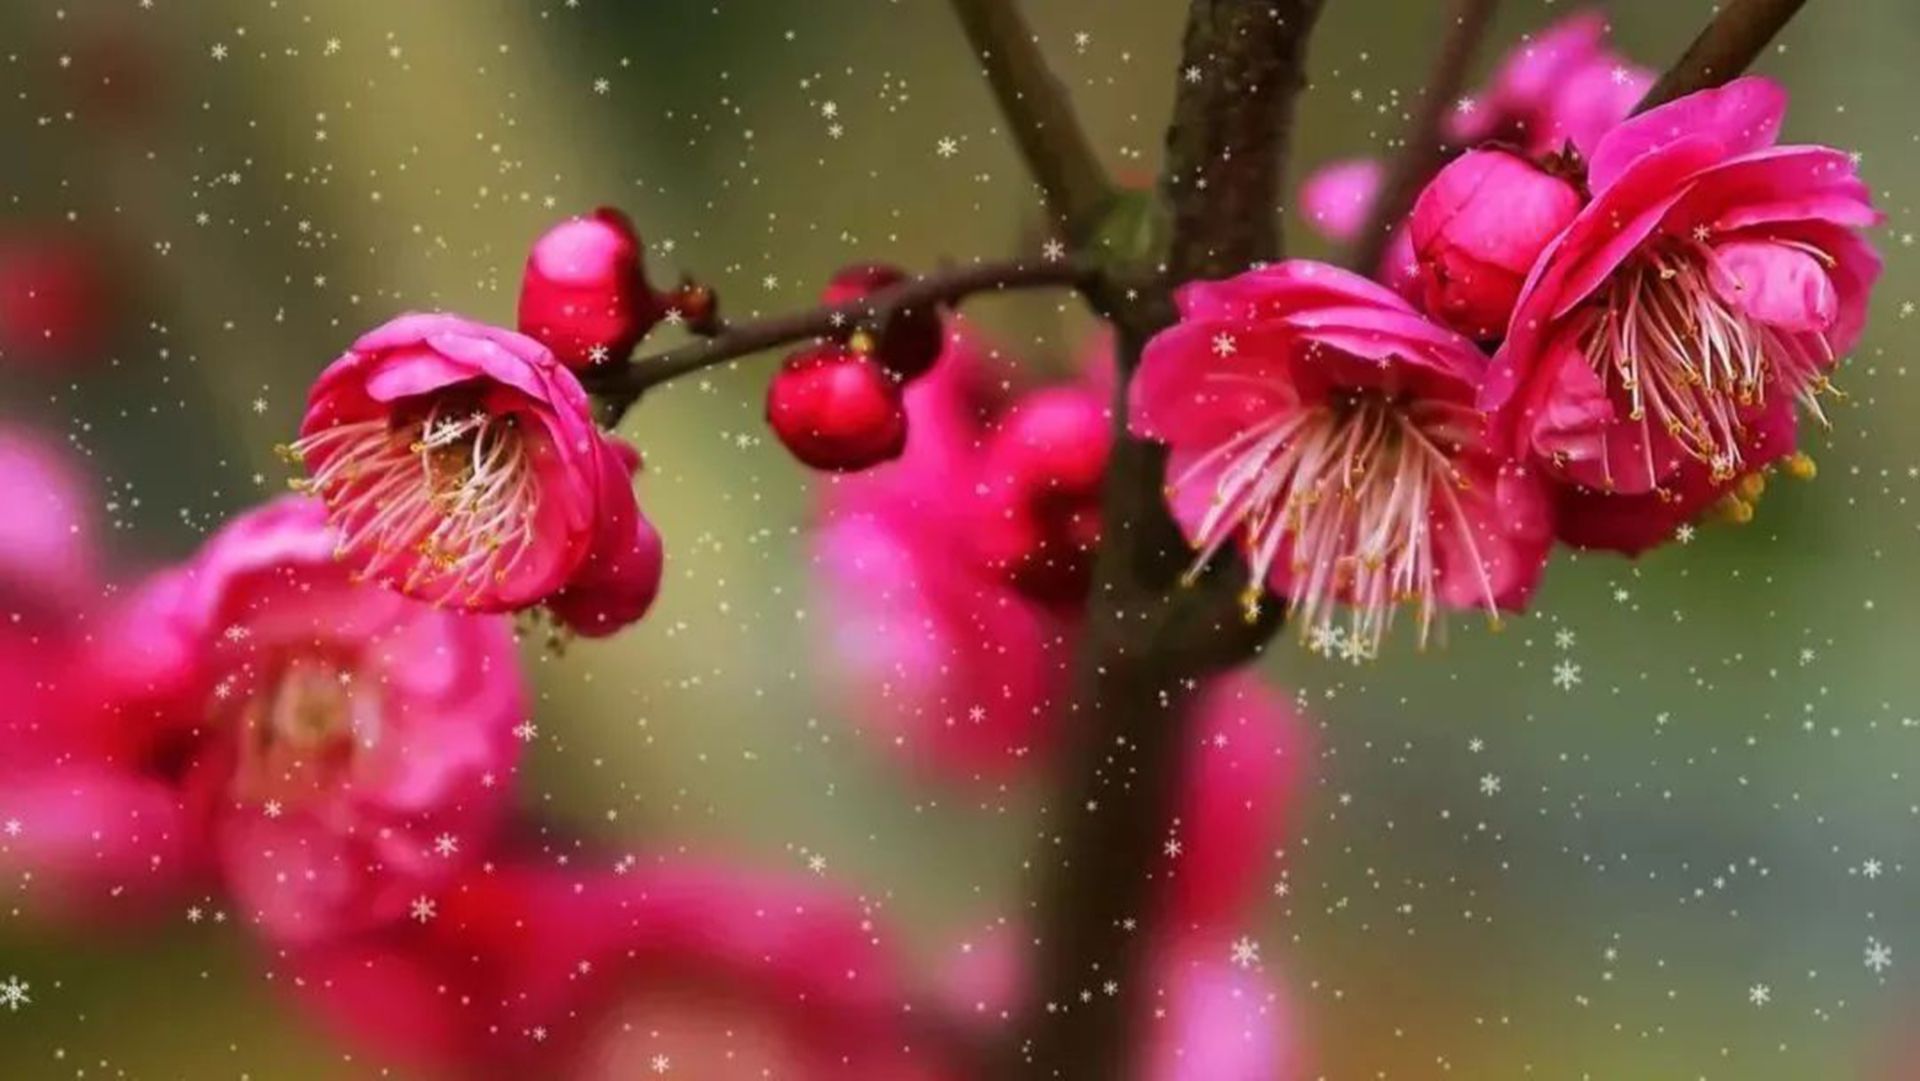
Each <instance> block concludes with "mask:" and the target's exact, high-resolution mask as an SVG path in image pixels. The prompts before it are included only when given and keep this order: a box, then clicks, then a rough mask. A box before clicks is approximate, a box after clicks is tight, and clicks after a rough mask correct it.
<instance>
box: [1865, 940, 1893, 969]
mask: <svg viewBox="0 0 1920 1081" xmlns="http://www.w3.org/2000/svg"><path fill="white" fill-rule="evenodd" d="M1866 966H1867V967H1868V968H1870V969H1872V970H1873V971H1874V972H1875V973H1881V972H1885V971H1886V970H1888V969H1890V968H1892V967H1893V947H1892V946H1889V945H1887V944H1886V943H1884V942H1881V941H1878V940H1876V939H1871V938H1870V939H1867V950H1866Z"/></svg>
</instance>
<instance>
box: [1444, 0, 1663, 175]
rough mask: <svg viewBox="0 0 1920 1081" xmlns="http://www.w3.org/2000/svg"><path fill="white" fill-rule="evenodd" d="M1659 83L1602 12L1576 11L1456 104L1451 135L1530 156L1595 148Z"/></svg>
mask: <svg viewBox="0 0 1920 1081" xmlns="http://www.w3.org/2000/svg"><path fill="white" fill-rule="evenodd" d="M1652 86H1653V72H1652V71H1650V70H1648V69H1646V68H1643V67H1640V66H1639V65H1637V64H1634V63H1632V62H1630V61H1628V60H1626V59H1625V58H1624V57H1622V56H1620V55H1619V54H1617V53H1615V52H1614V51H1613V50H1612V49H1611V48H1609V47H1608V44H1607V20H1606V16H1605V15H1604V14H1602V13H1601V12H1599V11H1577V12H1574V13H1573V14H1571V15H1568V16H1566V17H1565V18H1562V19H1561V20H1560V21H1558V22H1556V23H1554V24H1553V25H1551V26H1549V27H1547V28H1546V29H1545V30H1542V31H1541V32H1540V33H1539V34H1537V35H1535V36H1533V37H1532V38H1530V39H1528V40H1525V41H1522V42H1521V43H1520V44H1519V45H1516V46H1515V47H1514V48H1513V50H1512V51H1510V52H1509V53H1508V54H1507V55H1506V57H1505V59H1503V60H1502V61H1501V63H1500V67H1499V69H1498V70H1497V71H1495V72H1494V76H1493V79H1492V80H1491V82H1490V83H1489V85H1488V86H1487V88H1486V89H1485V90H1483V91H1481V92H1480V93H1479V94H1477V95H1474V96H1472V97H1470V98H1468V99H1467V100H1466V102H1464V103H1462V106H1461V107H1460V108H1458V109H1455V110H1454V112H1453V115H1452V118H1451V122H1450V127H1449V135H1451V137H1452V138H1453V140H1454V141H1455V142H1456V143H1459V144H1461V145H1466V146H1471V145H1473V144H1476V143H1481V142H1486V141H1489V140H1499V141H1502V142H1506V143H1508V144H1511V145H1513V146H1516V147H1518V148H1519V149H1520V150H1521V151H1522V152H1523V153H1525V154H1527V155H1529V156H1540V155H1544V154H1551V153H1555V152H1558V151H1560V150H1561V149H1562V148H1564V147H1565V146H1566V145H1567V144H1568V143H1571V144H1573V147H1574V148H1575V149H1576V150H1578V151H1579V152H1581V153H1582V154H1586V153H1590V152H1591V151H1592V150H1593V148H1594V146H1595V145H1596V144H1597V143H1598V142H1599V140H1600V137H1601V136H1602V135H1604V134H1606V132H1607V130H1608V129H1609V128H1611V127H1613V126H1614V125H1615V124H1618V123H1619V122H1621V121H1622V120H1625V119H1626V118H1627V115H1628V114H1629V113H1631V112H1632V111H1633V107H1634V105H1636V104H1638V103H1639V101H1640V99H1641V98H1642V97H1644V96H1645V95H1646V92H1647V90H1648V89H1649V88H1650V87H1652Z"/></svg>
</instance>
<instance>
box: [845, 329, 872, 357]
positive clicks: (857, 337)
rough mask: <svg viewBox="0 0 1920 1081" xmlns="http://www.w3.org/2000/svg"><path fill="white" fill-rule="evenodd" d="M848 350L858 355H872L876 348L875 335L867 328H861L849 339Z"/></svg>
mask: <svg viewBox="0 0 1920 1081" xmlns="http://www.w3.org/2000/svg"><path fill="white" fill-rule="evenodd" d="M847 348H849V349H851V350H853V351H854V352H856V353H861V354H866V353H871V352H873V348H874V341H873V335H872V334H869V333H868V332H867V328H865V327H861V328H860V329H859V330H856V331H854V332H853V336H852V337H850V338H848V339H847Z"/></svg>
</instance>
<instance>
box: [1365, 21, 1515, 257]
mask: <svg viewBox="0 0 1920 1081" xmlns="http://www.w3.org/2000/svg"><path fill="white" fill-rule="evenodd" d="M1498 6H1499V0H1455V3H1454V5H1453V13H1452V18H1451V19H1450V20H1449V21H1448V23H1447V29H1446V36H1445V38H1444V40H1443V41H1442V42H1441V44H1440V51H1439V52H1438V53H1436V54H1435V55H1434V61H1433V70H1432V72H1431V73H1429V74H1428V76H1427V85H1426V87H1425V89H1423V90H1422V91H1421V98H1420V101H1419V102H1418V103H1417V105H1416V106H1415V112H1414V115H1413V121H1412V124H1411V125H1410V126H1409V127H1408V129H1407V137H1406V142H1405V144H1404V145H1402V146H1401V148H1400V152H1399V153H1398V154H1396V155H1394V159H1393V164H1392V166H1391V167H1390V168H1389V170H1388V172H1387V176H1386V179H1385V180H1384V181H1382V182H1381V185H1380V194H1379V195H1377V196H1376V197H1375V198H1374V201H1373V210H1372V212H1371V213H1369V214H1368V215H1367V224H1366V225H1365V227H1363V228H1362V229H1361V230H1360V233H1359V235H1358V237H1357V238H1356V239H1355V241H1354V250H1353V256H1352V258H1351V259H1350V260H1349V265H1351V266H1352V267H1353V269H1355V270H1357V271H1359V272H1360V273H1362V274H1369V275H1371V274H1372V273H1373V272H1374V271H1375V270H1376V269H1377V268H1378V267H1379V266H1380V260H1381V258H1382V257H1383V256H1384V255H1385V254H1386V251H1387V244H1388V242H1389V241H1390V240H1392V239H1393V231H1394V230H1395V229H1398V228H1399V227H1400V223H1401V221H1403V220H1405V218H1406V216H1407V212H1408V211H1410V210H1412V209H1413V203H1414V200H1415V199H1417V198H1419V196H1420V189H1421V188H1422V187H1424V186H1425V185H1426V183H1427V181H1428V180H1431V179H1432V178H1433V174H1434V173H1435V172H1436V171H1438V170H1439V168H1440V166H1441V164H1442V163H1443V158H1444V156H1445V154H1444V148H1443V146H1442V132H1443V129H1444V128H1445V127H1446V122H1447V113H1448V112H1449V111H1450V110H1452V109H1453V108H1454V103H1455V102H1457V101H1458V100H1459V99H1460V95H1461V92H1462V91H1464V90H1465V89H1466V86H1467V72H1468V70H1469V69H1471V68H1472V66H1473V58H1474V54H1476V53H1477V52H1479V50H1480V42H1481V41H1482V40H1483V39H1484V38H1485V37H1486V35H1487V25H1488V24H1489V23H1491V22H1492V21H1493V11H1494V8H1496V7H1498Z"/></svg>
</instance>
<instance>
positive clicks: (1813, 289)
mask: <svg viewBox="0 0 1920 1081" xmlns="http://www.w3.org/2000/svg"><path fill="white" fill-rule="evenodd" d="M1713 251H1714V261H1713V267H1712V270H1713V287H1714V291H1715V292H1717V293H1719V294H1720V299H1722V300H1724V301H1726V302H1727V303H1728V304H1729V305H1731V306H1732V307H1735V308H1738V309H1739V310H1741V311H1744V312H1746V313H1747V314H1748V315H1750V316H1752V317H1753V318H1755V319H1758V320H1759V321H1761V322H1763V323H1768V324H1771V325H1773V326H1776V327H1780V328H1781V329H1783V330H1798V331H1810V332H1818V331H1824V330H1826V329H1827V328H1828V327H1830V326H1832V325H1833V321H1834V317H1835V315H1836V313H1837V312H1838V310H1839V306H1840V301H1839V297H1838V295H1837V293H1836V292H1835V290H1834V287H1833V279H1831V278H1829V277H1828V276H1827V272H1826V269H1825V268H1824V267H1822V266H1821V265H1820V262H1819V260H1817V259H1815V258H1814V257H1813V256H1812V255H1809V254H1808V253H1807V252H1805V251H1802V250H1801V249H1799V248H1793V247H1788V246H1787V245H1784V244H1776V243H1773V242H1771V241H1766V240H1736V241H1731V242H1729V243H1725V244H1720V245H1716V246H1715V247H1714V250H1713Z"/></svg>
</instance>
